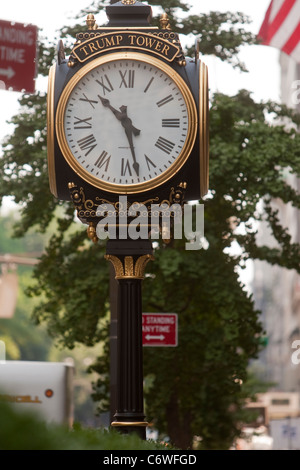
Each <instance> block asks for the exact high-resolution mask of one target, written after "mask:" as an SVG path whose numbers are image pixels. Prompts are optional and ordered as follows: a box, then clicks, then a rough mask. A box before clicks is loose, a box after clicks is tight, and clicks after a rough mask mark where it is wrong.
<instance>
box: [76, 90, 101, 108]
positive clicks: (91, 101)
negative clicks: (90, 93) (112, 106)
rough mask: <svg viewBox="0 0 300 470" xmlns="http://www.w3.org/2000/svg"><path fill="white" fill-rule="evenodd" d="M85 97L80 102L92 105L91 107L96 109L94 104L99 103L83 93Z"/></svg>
mask: <svg viewBox="0 0 300 470" xmlns="http://www.w3.org/2000/svg"><path fill="white" fill-rule="evenodd" d="M83 96H84V98H79V100H80V101H86V102H87V103H90V105H91V106H92V108H94V109H95V106H94V104H97V103H98V101H95V100H90V99H89V98H88V97H87V96H86V95H85V94H84V93H83Z"/></svg>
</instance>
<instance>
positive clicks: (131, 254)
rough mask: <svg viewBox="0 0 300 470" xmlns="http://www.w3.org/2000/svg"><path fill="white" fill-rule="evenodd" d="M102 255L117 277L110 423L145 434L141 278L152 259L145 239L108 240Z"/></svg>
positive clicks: (119, 427) (141, 435) (120, 429)
mask: <svg viewBox="0 0 300 470" xmlns="http://www.w3.org/2000/svg"><path fill="white" fill-rule="evenodd" d="M106 253H107V254H106V259H107V260H109V261H111V263H112V264H113V266H114V269H115V278H116V279H117V281H118V284H119V288H118V293H117V295H118V312H117V318H118V327H117V364H116V365H115V366H116V368H117V392H116V413H115V415H114V420H113V422H112V423H111V425H112V426H113V427H115V428H117V429H118V430H119V431H121V432H122V433H126V434H128V433H132V432H135V433H137V434H138V435H139V436H140V437H142V438H143V439H145V438H146V427H147V424H148V423H147V422H146V421H144V419H145V415H144V403H143V402H144V399H143V343H142V281H143V279H144V272H145V267H146V265H147V263H148V262H149V261H150V260H151V259H153V256H152V244H151V242H150V241H149V240H109V241H108V242H107V248H106Z"/></svg>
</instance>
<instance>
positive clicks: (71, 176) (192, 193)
mask: <svg viewBox="0 0 300 470" xmlns="http://www.w3.org/2000/svg"><path fill="white" fill-rule="evenodd" d="M118 52H119V50H118ZM110 53H112V52H111V51H110ZM144 53H146V52H144ZM149 55H151V54H149ZM90 60H91V61H92V60H93V59H90ZM162 62H164V61H163V60H162ZM86 63H87V62H85V63H84V65H85V64H86ZM165 63H167V62H165ZM168 65H169V66H170V63H168ZM82 66H83V65H82V64H80V63H77V64H76V65H74V66H73V67H69V66H68V61H67V59H63V60H59V61H58V62H57V63H56V67H55V76H54V80H55V83H54V97H53V105H54V110H53V116H54V122H55V118H56V110H57V105H58V102H59V98H60V96H61V93H62V91H63V89H64V88H65V86H66V85H67V83H68V81H69V80H70V79H71V78H72V77H73V76H74V75H75V74H76V73H77V72H78V71H79V70H80V68H81V67H82ZM171 67H172V68H173V69H174V70H175V71H176V72H177V73H178V74H179V75H180V76H181V77H182V78H183V80H184V81H185V82H186V84H187V85H188V87H189V89H190V91H191V92H192V95H193V98H194V101H195V104H196V108H197V111H198V116H199V67H200V63H199V61H195V60H193V59H190V58H186V65H185V66H183V65H179V64H178V63H176V62H174V63H173V64H171ZM48 138H50V136H48ZM53 139H54V142H53V149H54V155H53V158H54V175H52V178H55V185H54V186H55V187H56V194H54V196H56V197H57V198H58V199H60V200H71V196H70V192H69V189H68V184H69V183H71V182H72V183H74V184H75V185H76V186H78V187H80V188H83V189H84V192H85V195H86V199H90V200H94V199H95V198H96V197H98V198H99V197H100V198H102V199H107V200H109V201H111V202H117V201H118V200H119V196H120V195H119V194H117V193H111V192H108V191H103V190H101V189H99V188H96V187H94V186H92V185H91V184H89V183H87V182H86V181H84V180H83V179H82V178H81V177H80V176H79V175H78V174H77V173H76V172H75V171H74V170H73V169H72V168H71V167H70V166H69V164H68V163H67V161H66V160H65V158H64V156H63V154H62V152H61V149H60V147H59V144H58V141H57V136H56V132H55V128H54V135H53ZM199 153H200V143H199V125H198V130H197V137H196V140H195V144H194V146H193V148H192V150H191V153H190V156H189V157H188V159H187V161H186V162H185V164H184V165H183V166H182V167H181V169H180V170H179V171H178V172H177V173H176V174H175V175H174V176H172V177H171V178H170V179H169V180H168V181H167V182H165V183H164V184H162V185H161V186H158V187H156V188H154V189H151V190H148V191H145V192H140V193H138V194H126V196H127V200H128V202H129V203H132V202H136V201H138V202H142V201H143V200H145V199H151V198H157V197H158V198H159V201H165V200H169V195H170V191H171V190H172V188H176V187H177V186H178V185H179V184H180V183H186V190H185V200H186V201H191V200H198V199H200V155H199ZM52 187H53V185H52ZM122 195H123V196H124V194H122Z"/></svg>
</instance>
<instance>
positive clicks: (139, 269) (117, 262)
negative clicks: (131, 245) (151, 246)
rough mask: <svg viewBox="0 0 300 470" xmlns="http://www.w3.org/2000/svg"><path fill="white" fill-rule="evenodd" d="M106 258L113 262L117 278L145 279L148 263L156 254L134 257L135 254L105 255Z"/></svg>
mask: <svg viewBox="0 0 300 470" xmlns="http://www.w3.org/2000/svg"><path fill="white" fill-rule="evenodd" d="M105 259H107V260H108V261H110V262H111V263H112V264H113V266H114V268H115V278H116V279H144V275H145V268H146V265H147V264H148V262H149V261H152V260H154V256H153V255H149V254H147V255H142V256H139V257H138V258H137V259H134V257H133V256H124V258H123V257H122V258H119V257H118V256H115V255H105Z"/></svg>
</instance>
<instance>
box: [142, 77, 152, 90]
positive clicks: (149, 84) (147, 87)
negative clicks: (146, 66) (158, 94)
mask: <svg viewBox="0 0 300 470" xmlns="http://www.w3.org/2000/svg"><path fill="white" fill-rule="evenodd" d="M153 80H154V77H152V78H151V80H150V82H149V83H148V85H147V86H146V88H145V90H144V93H147V91H148V90H149V88H150V86H151V83H152V82H153Z"/></svg>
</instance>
